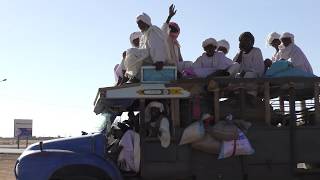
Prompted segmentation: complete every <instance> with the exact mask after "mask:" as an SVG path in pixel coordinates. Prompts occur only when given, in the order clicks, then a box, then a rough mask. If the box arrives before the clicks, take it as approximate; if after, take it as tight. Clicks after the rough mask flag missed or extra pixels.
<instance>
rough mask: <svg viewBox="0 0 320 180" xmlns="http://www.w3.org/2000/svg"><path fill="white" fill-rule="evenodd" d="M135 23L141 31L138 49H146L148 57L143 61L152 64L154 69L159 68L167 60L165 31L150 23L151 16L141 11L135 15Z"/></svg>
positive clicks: (167, 50)
mask: <svg viewBox="0 0 320 180" xmlns="http://www.w3.org/2000/svg"><path fill="white" fill-rule="evenodd" d="M137 24H138V27H139V28H140V30H141V32H142V34H143V35H142V37H141V39H140V45H139V49H146V50H147V52H148V58H146V59H144V63H146V64H153V65H154V66H155V68H156V70H161V69H162V68H163V65H164V64H165V63H166V62H168V61H169V56H168V54H169V53H168V52H169V49H168V45H167V39H166V35H165V33H164V32H163V31H162V30H161V29H160V28H158V27H157V26H154V25H152V23H151V18H150V17H149V16H148V15H147V14H146V13H142V14H141V15H139V16H138V17H137Z"/></svg>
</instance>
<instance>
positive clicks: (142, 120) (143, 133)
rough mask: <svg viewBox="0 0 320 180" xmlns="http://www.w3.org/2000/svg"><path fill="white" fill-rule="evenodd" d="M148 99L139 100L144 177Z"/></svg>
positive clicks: (141, 166) (142, 170)
mask: <svg viewBox="0 0 320 180" xmlns="http://www.w3.org/2000/svg"><path fill="white" fill-rule="evenodd" d="M145 103H146V100H145V99H140V101H139V109H140V113H139V116H140V117H139V124H140V132H139V134H140V152H141V155H140V161H141V163H140V169H141V176H142V177H143V173H144V163H145V157H144V152H145V137H146V124H145V108H146V104H145Z"/></svg>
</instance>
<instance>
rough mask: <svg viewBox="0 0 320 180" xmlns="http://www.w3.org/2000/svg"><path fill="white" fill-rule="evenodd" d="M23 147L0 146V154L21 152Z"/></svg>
mask: <svg viewBox="0 0 320 180" xmlns="http://www.w3.org/2000/svg"><path fill="white" fill-rule="evenodd" d="M23 151H24V149H16V148H0V154H21V153H22V152H23Z"/></svg>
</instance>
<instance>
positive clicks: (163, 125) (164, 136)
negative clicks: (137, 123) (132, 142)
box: [145, 101, 171, 148]
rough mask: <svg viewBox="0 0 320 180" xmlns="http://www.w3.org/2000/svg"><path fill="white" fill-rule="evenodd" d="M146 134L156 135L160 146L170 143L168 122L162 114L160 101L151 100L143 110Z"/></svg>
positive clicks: (162, 108)
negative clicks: (146, 128)
mask: <svg viewBox="0 0 320 180" xmlns="http://www.w3.org/2000/svg"><path fill="white" fill-rule="evenodd" d="M145 111H146V112H145V116H146V118H145V119H146V123H147V127H148V136H158V137H159V139H160V142H161V146H162V147H164V148H167V147H168V146H169V145H170V139H171V135H170V123H169V120H168V118H167V117H166V116H165V114H164V112H165V111H164V106H163V104H162V103H160V102H157V101H153V102H150V103H149V104H148V106H147V107H146V110H145Z"/></svg>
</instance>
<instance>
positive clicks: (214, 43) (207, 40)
mask: <svg viewBox="0 0 320 180" xmlns="http://www.w3.org/2000/svg"><path fill="white" fill-rule="evenodd" d="M210 44H211V45H213V46H218V43H217V41H216V40H215V39H214V38H208V39H206V40H204V41H203V42H202V47H203V48H204V47H206V46H208V45H210Z"/></svg>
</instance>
